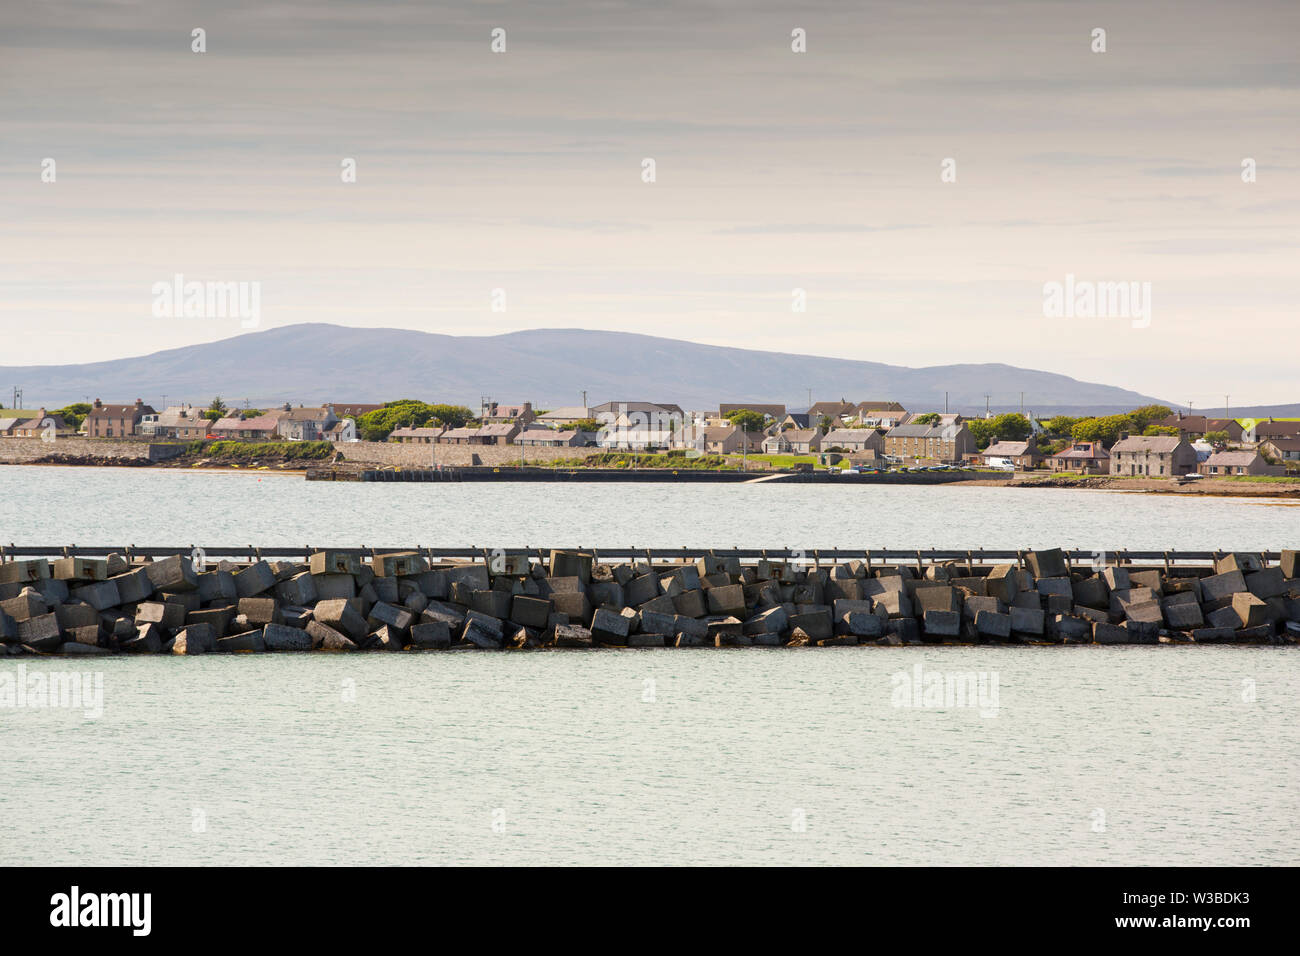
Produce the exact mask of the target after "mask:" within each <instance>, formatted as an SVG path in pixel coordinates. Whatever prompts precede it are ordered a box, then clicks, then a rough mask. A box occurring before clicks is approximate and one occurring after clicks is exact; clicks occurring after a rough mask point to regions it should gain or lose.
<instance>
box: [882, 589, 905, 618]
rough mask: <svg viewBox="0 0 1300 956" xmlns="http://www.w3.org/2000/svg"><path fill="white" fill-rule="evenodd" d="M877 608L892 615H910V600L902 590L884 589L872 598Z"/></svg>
mask: <svg viewBox="0 0 1300 956" xmlns="http://www.w3.org/2000/svg"><path fill="white" fill-rule="evenodd" d="M873 600H874V602H875V607H876V608H877V609H880V608H883V609H884V611H885V613H886V614H888V615H889V616H890V617H891V618H892V617H911V616H912V601H911V599H910V598H909V597H908V596H907V594H906V592H904V591H885V592H884V593H882V594H878V595H876V597H875V598H873Z"/></svg>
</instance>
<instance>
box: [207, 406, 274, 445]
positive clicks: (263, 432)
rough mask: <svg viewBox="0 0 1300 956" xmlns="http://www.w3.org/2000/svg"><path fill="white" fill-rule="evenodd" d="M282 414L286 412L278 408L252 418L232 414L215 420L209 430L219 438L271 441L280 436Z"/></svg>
mask: <svg viewBox="0 0 1300 956" xmlns="http://www.w3.org/2000/svg"><path fill="white" fill-rule="evenodd" d="M282 414H284V412H283V411H282V410H279V409H277V410H276V411H273V412H267V413H266V414H265V415H254V416H253V417H252V418H240V417H239V416H237V415H230V416H227V417H226V418H219V419H217V420H216V421H215V422H213V423H212V427H211V428H210V429H209V431H210V432H211V433H212V434H213V435H216V436H217V437H218V438H226V439H243V440H245V441H271V440H272V439H274V438H276V437H278V429H279V424H280V416H281V415H282Z"/></svg>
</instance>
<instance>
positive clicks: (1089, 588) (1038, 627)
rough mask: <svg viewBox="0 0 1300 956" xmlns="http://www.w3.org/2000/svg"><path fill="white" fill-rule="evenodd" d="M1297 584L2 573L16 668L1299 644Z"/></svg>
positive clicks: (1011, 578) (569, 567) (323, 571)
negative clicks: (159, 657) (199, 657)
mask: <svg viewBox="0 0 1300 956" xmlns="http://www.w3.org/2000/svg"><path fill="white" fill-rule="evenodd" d="M502 555H504V557H502ZM1297 572H1300V554H1298V553H1297V552H1296V551H1287V552H1283V554H1282V560H1281V561H1280V562H1276V563H1272V564H1270V563H1268V562H1267V561H1265V560H1264V559H1263V556H1262V555H1258V554H1243V553H1234V554H1230V555H1223V556H1221V557H1220V558H1219V559H1218V560H1216V561H1215V564H1214V567H1213V568H1208V567H1203V568H1194V567H1185V566H1184V567H1178V568H1177V569H1173V568H1168V567H1145V568H1134V567H1129V566H1120V565H1106V566H1103V567H1096V566H1094V565H1093V564H1091V563H1088V564H1079V565H1074V566H1072V565H1071V564H1070V563H1069V562H1068V561H1067V560H1066V559H1065V555H1064V554H1063V553H1062V552H1060V551H1058V550H1053V551H1041V552H1028V553H1026V554H1025V555H1024V556H1023V560H1022V561H1020V562H1017V563H1016V564H1003V565H998V566H994V567H981V566H975V565H973V564H972V565H961V564H951V563H949V564H931V565H928V566H926V565H921V566H912V565H899V566H886V567H881V566H879V564H876V565H875V566H872V565H869V564H868V563H867V562H865V561H861V560H857V559H850V560H844V561H837V562H836V563H834V564H823V565H819V566H812V567H807V566H800V565H798V564H794V563H788V562H784V561H774V560H770V559H761V560H756V561H753V562H741V561H739V560H738V559H737V558H735V557H734V556H731V555H722V554H714V553H710V554H706V555H694V556H691V557H690V558H689V559H685V560H680V561H672V562H664V563H653V564H652V563H649V562H645V561H620V562H616V563H605V562H602V561H601V560H600V559H599V558H598V557H597V555H595V554H594V553H589V552H583V551H554V552H551V554H550V556H549V560H543V561H538V562H536V563H534V562H532V561H531V559H530V558H529V556H528V555H526V554H524V553H523V552H517V553H508V552H501V551H494V552H485V554H484V558H483V560H479V561H470V562H442V563H437V564H433V565H431V563H430V561H429V559H428V558H427V557H425V556H424V555H423V554H420V553H417V552H396V553H390V554H379V555H375V556H374V557H373V558H371V557H364V556H363V555H361V554H360V553H359V552H356V551H347V550H338V551H330V550H326V551H319V552H316V553H314V554H312V555H310V556H308V557H307V558H306V559H305V560H302V561H289V560H273V561H266V560H252V561H244V562H233V561H222V562H220V563H218V564H216V565H215V566H214V565H212V564H207V565H206V566H203V565H199V564H196V562H195V561H194V560H193V559H192V558H191V556H190V555H187V554H178V555H171V556H166V557H162V558H159V559H157V560H152V561H150V560H148V559H145V560H144V561H134V562H132V561H128V560H127V558H126V557H124V556H122V555H113V556H111V557H110V558H108V559H101V558H81V557H76V556H72V557H60V558H57V559H55V560H53V561H52V562H51V561H49V560H39V559H37V560H30V559H23V560H21V561H7V562H0V653H2V654H4V655H13V654H23V653H34V654H61V653H76V654H84V653H113V652H125V653H159V652H165V653H171V654H176V655H184V656H190V655H193V654H198V653H210V652H212V651H225V652H261V651H272V652H285V651H306V650H331V651H355V650H376V651H378V650H388V651H401V650H408V649H414V650H438V649H451V650H473V649H479V650H499V649H528V648H547V647H551V648H576V647H581V648H589V647H630V648H644V647H753V646H767V647H771V646H796V647H798V646H808V647H834V646H850V647H851V646H859V645H885V646H905V645H910V644H918V643H929V644H947V643H1037V642H1043V643H1054V644H1091V643H1099V644H1134V643H1137V644H1143V643H1145V644H1151V643H1170V644H1172V643H1238V644H1260V643H1264V644H1268V643H1295V642H1297V641H1300V580H1298V579H1297V577H1296V575H1297Z"/></svg>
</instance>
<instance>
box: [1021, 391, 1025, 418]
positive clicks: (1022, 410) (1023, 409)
mask: <svg viewBox="0 0 1300 956" xmlns="http://www.w3.org/2000/svg"><path fill="white" fill-rule="evenodd" d="M1020 417H1021V418H1024V417H1025V393H1024V392H1021V393H1020Z"/></svg>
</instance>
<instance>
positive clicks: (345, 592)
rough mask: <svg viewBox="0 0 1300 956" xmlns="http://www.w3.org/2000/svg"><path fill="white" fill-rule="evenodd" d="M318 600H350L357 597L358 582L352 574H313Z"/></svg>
mask: <svg viewBox="0 0 1300 956" xmlns="http://www.w3.org/2000/svg"><path fill="white" fill-rule="evenodd" d="M312 584H313V586H314V587H315V588H316V600H318V601H337V600H349V599H351V598H354V597H356V596H357V582H356V579H355V578H353V577H352V575H350V574H313V575H312Z"/></svg>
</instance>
